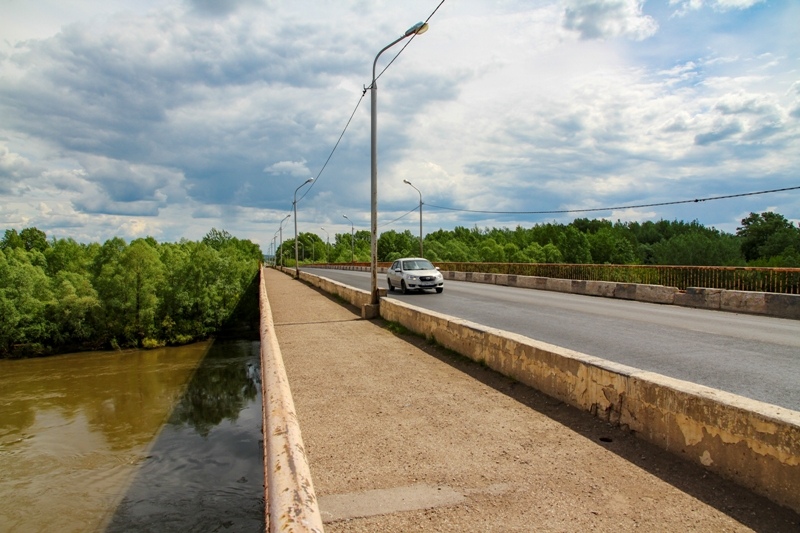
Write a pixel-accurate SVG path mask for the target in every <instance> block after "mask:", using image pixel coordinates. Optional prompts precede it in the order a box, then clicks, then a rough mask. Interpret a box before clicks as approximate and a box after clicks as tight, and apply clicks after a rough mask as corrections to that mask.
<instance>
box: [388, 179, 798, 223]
mask: <svg viewBox="0 0 800 533" xmlns="http://www.w3.org/2000/svg"><path fill="white" fill-rule="evenodd" d="M797 189H800V186H796V187H785V188H783V189H771V190H768V191H757V192H745V193H740V194H726V195H724V196H711V197H709V198H695V199H693V200H677V201H674V202H658V203H653V204H639V205H624V206H614V207H597V208H592V209H559V210H552V211H480V210H474V209H458V208H455V207H444V206H441V205H431V204H425V205H427V206H428V207H431V208H434V209H446V210H448V211H458V212H461V213H482V214H488V215H551V214H558V213H588V212H592V211H613V210H616V209H639V208H642V207H660V206H665V205H678V204H692V203H699V202H710V201H712V200H725V199H729V198H741V197H743V196H756V195H759V194H770V193H775V192H785V191H794V190H797ZM403 216H405V215H403ZM401 218H402V217H401Z"/></svg>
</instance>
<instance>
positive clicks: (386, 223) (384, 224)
mask: <svg viewBox="0 0 800 533" xmlns="http://www.w3.org/2000/svg"><path fill="white" fill-rule="evenodd" d="M426 205H427V204H426ZM418 209H419V207H415V208H414V209H412V210H411V211H409V212H408V213H406V214H404V215H400V216H399V217H397V218H396V219H394V220H392V221H390V222H385V223H383V224H380V225H379V226H378V227H379V228H382V227H384V226H390V225H392V224H394V223H395V222H397V221H398V220H400V219H401V218H406V217H407V216H408V215H410V214H411V213H413V212H414V211H416V210H418Z"/></svg>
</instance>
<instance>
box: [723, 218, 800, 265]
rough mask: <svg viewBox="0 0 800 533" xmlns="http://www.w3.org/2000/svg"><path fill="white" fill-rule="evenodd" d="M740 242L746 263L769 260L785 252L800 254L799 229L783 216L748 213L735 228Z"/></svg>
mask: <svg viewBox="0 0 800 533" xmlns="http://www.w3.org/2000/svg"><path fill="white" fill-rule="evenodd" d="M736 235H737V236H739V238H740V240H741V249H742V255H744V258H745V260H746V261H755V260H757V259H769V258H771V257H777V256H780V255H782V254H784V253H785V252H786V253H788V254H792V253H794V252H800V229H798V228H796V227H795V226H794V224H792V222H790V221H788V220H786V218H785V217H784V216H783V215H780V214H778V213H773V212H772V211H766V212H764V213H761V214H756V213H750V215H749V216H748V217H747V218H744V219H742V225H741V226H740V227H738V228H736Z"/></svg>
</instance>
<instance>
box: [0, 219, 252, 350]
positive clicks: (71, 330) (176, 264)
mask: <svg viewBox="0 0 800 533" xmlns="http://www.w3.org/2000/svg"><path fill="white" fill-rule="evenodd" d="M261 261H262V253H261V249H260V247H259V246H258V245H256V244H254V243H252V242H250V241H248V240H239V239H237V238H235V237H232V236H231V235H230V234H229V233H228V232H226V231H218V230H216V229H212V230H211V231H210V232H209V233H208V234H207V235H206V236H205V237H204V238H203V239H202V241H200V242H192V241H187V240H182V241H180V242H178V243H158V242H156V240H155V239H153V238H152V237H147V238H144V239H136V240H133V241H131V242H130V243H126V242H125V240H123V239H121V238H119V237H115V238H113V239H109V240H107V241H106V242H105V243H103V244H102V245H100V244H97V243H92V244H82V243H78V242H76V241H75V240H73V239H69V238H68V239H55V238H53V239H50V240H48V239H47V236H46V234H45V233H44V232H42V231H40V230H38V229H37V228H25V229H23V230H22V231H20V232H17V231H16V230H14V229H10V230H6V231H5V234H4V237H3V239H2V241H0V317H2V320H0V357H9V356H16V355H41V354H47V353H56V352H64V351H74V350H90V349H102V348H119V347H155V346H162V345H165V344H185V343H187V342H191V341H193V340H198V339H203V338H206V337H208V336H209V335H211V334H213V333H214V332H216V331H217V330H218V328H220V326H221V325H223V323H224V322H225V320H226V319H227V318H228V317H229V316H230V314H231V312H232V311H233V309H234V308H235V306H236V305H237V302H238V301H239V299H240V298H241V297H242V295H243V294H244V292H245V290H246V289H247V288H248V286H249V285H250V283H251V281H252V280H253V279H254V277H255V276H256V275H257V274H258V267H259V264H260V262H261Z"/></svg>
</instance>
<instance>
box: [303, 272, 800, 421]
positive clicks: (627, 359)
mask: <svg viewBox="0 0 800 533" xmlns="http://www.w3.org/2000/svg"><path fill="white" fill-rule="evenodd" d="M303 270H305V271H308V272H310V273H314V274H317V275H321V276H325V277H328V278H330V279H333V280H335V281H339V282H341V283H345V284H347V285H350V286H352V287H357V288H360V289H364V290H367V291H368V290H369V289H370V274H369V272H353V271H343V270H327V269H315V268H308V267H304V268H303ZM378 276H379V278H378V284H379V286H380V287H386V275H385V274H379V275H378ZM389 297H390V298H397V299H399V300H402V301H405V302H407V303H409V304H412V305H416V306H418V307H423V308H426V309H430V310H431V311H436V312H439V313H444V314H447V315H451V316H455V317H459V318H463V319H466V320H470V321H472V322H477V323H479V324H483V325H486V326H491V327H495V328H499V329H503V330H506V331H511V332H514V333H518V334H520V335H525V336H527V337H530V338H533V339H536V340H539V341H543V342H547V343H550V344H554V345H556V346H561V347H564V348H569V349H571V350H575V351H578V352H582V353H585V354H588V355H594V356H597V357H601V358H603V359H607V360H609V361H614V362H617V363H622V364H625V365H629V366H632V367H635V368H640V369H642V370H649V371H652V372H657V373H659V374H663V375H666V376H670V377H673V378H677V379H682V380H685V381H690V382H693V383H698V384H701V385H706V386H708V387H713V388H715V389H720V390H724V391H728V392H732V393H734V394H739V395H741V396H745V397H747V398H751V399H754V400H760V401H763V402H767V403H770V404H774V405H779V406H782V407H786V408H789V409H793V410H798V411H800V321H797V320H788V319H781V318H770V317H763V316H754V315H744V314H737V313H727V312H721V311H708V310H702V309H691V308H686V307H679V306H671V305H659V304H649V303H644V302H634V301H628V300H616V299H611V298H597V297H591V296H581V295H575V294H565V293H558V292H550V291H539V290H533V289H518V288H514V287H503V286H499V285H487V284H480V283H471V282H457V281H445V289H444V292H443V293H442V294H436V293H435V292H433V291H426V292H424V293H413V292H412V293H410V294H406V295H403V294H400V293H399V292H393V293H389Z"/></svg>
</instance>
